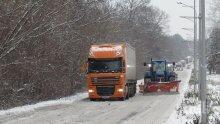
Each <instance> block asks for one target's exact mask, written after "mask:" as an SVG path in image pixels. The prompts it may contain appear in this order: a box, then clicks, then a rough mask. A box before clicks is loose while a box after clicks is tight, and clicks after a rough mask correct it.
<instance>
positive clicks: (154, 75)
mask: <svg viewBox="0 0 220 124" xmlns="http://www.w3.org/2000/svg"><path fill="white" fill-rule="evenodd" d="M174 66H175V63H173V62H167V61H166V60H151V62H150V63H149V64H148V66H147V71H146V73H145V79H147V80H148V81H151V82H166V81H170V80H171V79H170V78H171V77H172V76H175V75H174Z"/></svg>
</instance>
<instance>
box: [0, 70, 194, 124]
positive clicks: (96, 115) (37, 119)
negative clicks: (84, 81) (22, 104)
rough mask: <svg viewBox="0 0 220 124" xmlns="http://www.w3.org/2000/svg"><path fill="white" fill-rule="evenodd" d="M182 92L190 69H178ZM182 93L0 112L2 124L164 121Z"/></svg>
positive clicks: (143, 123)
mask: <svg viewBox="0 0 220 124" xmlns="http://www.w3.org/2000/svg"><path fill="white" fill-rule="evenodd" d="M178 74H179V79H180V80H182V82H181V88H180V92H182V89H184V87H186V85H187V82H188V81H189V79H190V75H191V70H186V69H185V70H184V71H182V72H178ZM179 98H180V94H176V93H165V94H164V93H154V94H146V95H142V94H139V93H137V94H136V96H135V97H133V98H130V99H129V100H126V101H95V102H91V101H89V100H88V98H85V97H84V98H83V97H82V98H81V99H78V100H76V101H74V102H72V103H71V104H62V103H61V104H53V105H51V106H46V107H40V108H35V110H34V111H28V112H22V113H19V114H3V115H0V123H1V124H2V123H3V124H103V123H104V124H162V123H164V122H166V121H167V119H168V118H169V116H170V114H171V113H172V112H173V111H175V107H176V105H177V103H178V101H179Z"/></svg>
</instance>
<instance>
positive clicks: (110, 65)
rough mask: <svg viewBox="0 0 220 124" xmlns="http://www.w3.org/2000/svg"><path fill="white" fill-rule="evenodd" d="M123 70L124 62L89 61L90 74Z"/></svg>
mask: <svg viewBox="0 0 220 124" xmlns="http://www.w3.org/2000/svg"><path fill="white" fill-rule="evenodd" d="M121 70H122V60H121V58H120V59H113V60H95V59H89V68H88V72H89V73H91V72H119V71H121Z"/></svg>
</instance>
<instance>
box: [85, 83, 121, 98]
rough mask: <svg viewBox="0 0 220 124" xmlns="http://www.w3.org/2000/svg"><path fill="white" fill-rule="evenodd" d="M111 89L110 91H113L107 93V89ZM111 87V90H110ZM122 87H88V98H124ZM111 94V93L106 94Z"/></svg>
mask: <svg viewBox="0 0 220 124" xmlns="http://www.w3.org/2000/svg"><path fill="white" fill-rule="evenodd" d="M109 87H111V90H113V91H107V88H109ZM112 87H113V89H112ZM124 89H125V88H124V86H123V85H114V86H108V85H105V86H94V85H93V86H89V87H88V92H89V98H91V99H101V98H104V99H108V98H122V97H124V92H125V91H124ZM107 92H112V93H109V94H108V93H107Z"/></svg>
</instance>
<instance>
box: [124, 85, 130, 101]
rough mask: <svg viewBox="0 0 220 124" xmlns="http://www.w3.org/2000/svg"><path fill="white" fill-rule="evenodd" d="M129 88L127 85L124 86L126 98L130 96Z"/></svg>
mask: <svg viewBox="0 0 220 124" xmlns="http://www.w3.org/2000/svg"><path fill="white" fill-rule="evenodd" d="M130 92H131V91H130V88H129V86H126V95H125V98H126V99H129V96H130Z"/></svg>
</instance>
